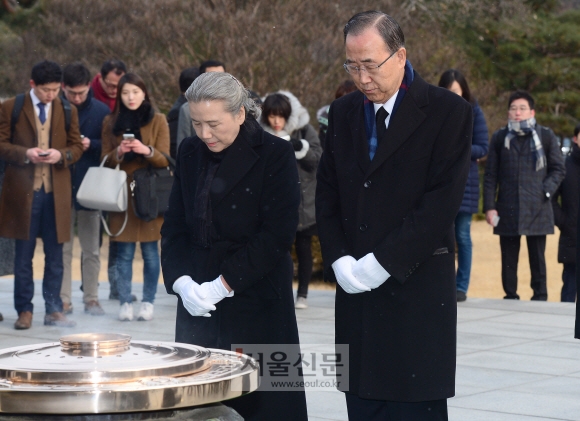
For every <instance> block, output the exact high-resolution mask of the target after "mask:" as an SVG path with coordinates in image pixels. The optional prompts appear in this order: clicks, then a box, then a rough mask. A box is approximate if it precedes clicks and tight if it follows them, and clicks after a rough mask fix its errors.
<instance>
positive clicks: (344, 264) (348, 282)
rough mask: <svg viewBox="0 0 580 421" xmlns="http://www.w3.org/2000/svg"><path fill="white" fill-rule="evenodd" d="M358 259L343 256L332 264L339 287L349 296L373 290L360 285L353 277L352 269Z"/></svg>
mask: <svg viewBox="0 0 580 421" xmlns="http://www.w3.org/2000/svg"><path fill="white" fill-rule="evenodd" d="M355 263H356V259H355V258H354V257H352V256H342V257H341V258H340V259H337V260H336V261H335V262H334V263H333V264H332V269H333V270H334V275H335V276H336V281H337V282H338V285H340V286H341V287H342V289H343V290H344V291H345V292H346V293H348V294H358V293H361V292H365V291H370V290H371V289H370V288H369V287H368V286H366V285H364V284H362V283H360V282H359V281H358V280H357V279H356V278H355V277H354V275H353V272H352V268H353V265H354V264H355Z"/></svg>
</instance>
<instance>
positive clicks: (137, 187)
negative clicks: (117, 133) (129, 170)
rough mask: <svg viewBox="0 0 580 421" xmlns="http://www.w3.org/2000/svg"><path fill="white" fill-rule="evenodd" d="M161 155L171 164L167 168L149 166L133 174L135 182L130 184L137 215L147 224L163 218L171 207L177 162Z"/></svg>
mask: <svg viewBox="0 0 580 421" xmlns="http://www.w3.org/2000/svg"><path fill="white" fill-rule="evenodd" d="M161 153H162V154H163V156H164V157H165V158H167V161H168V162H169V165H168V166H167V167H164V168H154V167H153V166H151V165H148V166H147V168H141V169H138V170H136V171H135V172H134V173H133V180H132V181H131V184H129V186H130V187H131V196H132V197H133V210H134V211H135V215H137V218H139V219H142V220H144V221H146V222H148V221H152V220H154V219H155V218H157V217H158V216H163V214H164V213H165V211H166V210H167V206H169V195H170V193H171V187H172V186H173V173H174V171H175V160H174V159H173V158H171V157H170V156H168V155H166V154H164V153H163V152H161Z"/></svg>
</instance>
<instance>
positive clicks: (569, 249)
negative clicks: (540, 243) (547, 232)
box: [552, 144, 580, 264]
mask: <svg viewBox="0 0 580 421" xmlns="http://www.w3.org/2000/svg"><path fill="white" fill-rule="evenodd" d="M560 198H561V200H559V199H560ZM579 199H580V148H578V145H576V144H573V145H572V153H571V154H570V155H568V156H567V157H566V177H564V180H563V181H562V184H560V187H558V190H556V193H555V194H554V197H553V198H552V209H553V211H554V223H555V224H556V226H557V227H558V228H559V229H560V240H559V241H558V262H560V263H571V264H576V237H577V228H578V206H579Z"/></svg>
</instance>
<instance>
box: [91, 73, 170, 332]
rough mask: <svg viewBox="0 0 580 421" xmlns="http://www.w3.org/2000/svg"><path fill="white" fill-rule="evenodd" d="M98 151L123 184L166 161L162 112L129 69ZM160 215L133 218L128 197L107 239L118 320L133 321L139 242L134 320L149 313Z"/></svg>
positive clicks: (112, 219)
mask: <svg viewBox="0 0 580 421" xmlns="http://www.w3.org/2000/svg"><path fill="white" fill-rule="evenodd" d="M102 142H103V144H102V147H103V149H102V156H103V157H105V156H106V157H107V160H106V162H105V165H106V166H109V167H116V166H117V164H121V169H122V170H123V171H125V172H127V183H129V184H130V183H131V181H132V174H133V172H135V170H137V169H140V168H145V167H147V166H148V165H152V166H153V167H165V166H167V165H168V164H169V163H168V161H167V158H165V156H164V155H163V154H166V155H168V154H169V127H168V126H167V120H166V119H165V116H164V115H163V114H160V113H156V112H155V110H154V109H153V107H152V105H151V102H150V101H149V95H148V94H147V88H146V87H145V83H144V82H143V79H141V78H140V77H139V76H137V75H136V74H134V73H127V74H126V75H124V76H123V77H122V78H121V79H120V81H119V90H118V93H117V104H116V106H115V111H114V112H113V114H111V115H109V116H107V117H106V118H105V120H104V122H103V134H102ZM124 221H125V212H112V213H110V214H109V222H110V228H111V232H112V233H118V232H119V231H121V228H122V227H123V224H124ZM162 223H163V218H162V217H158V218H157V219H154V220H152V221H149V222H146V221H144V220H141V219H139V218H138V217H137V216H136V215H135V212H134V210H133V203H132V201H131V200H129V206H128V209H127V225H126V226H125V228H124V229H123V230H122V232H121V233H120V234H118V235H115V236H114V238H111V241H114V242H115V243H116V245H117V264H116V268H115V272H116V273H115V278H116V279H117V288H118V290H119V301H120V303H121V308H120V311H119V319H120V320H123V321H129V320H133V304H132V300H131V278H132V276H133V273H132V265H133V257H134V255H135V246H136V243H137V242H139V243H141V253H142V255H143V261H144V267H143V281H144V285H143V300H142V304H141V308H140V310H139V314H138V316H137V318H138V320H151V319H152V318H153V301H154V300H155V293H156V292H157V282H158V280H159V272H160V262H159V251H158V244H157V242H158V241H159V240H160V239H161V234H160V231H161V225H162Z"/></svg>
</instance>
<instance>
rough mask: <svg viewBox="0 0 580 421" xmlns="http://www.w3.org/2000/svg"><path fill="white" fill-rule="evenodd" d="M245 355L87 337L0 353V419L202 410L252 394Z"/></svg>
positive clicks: (254, 373) (255, 378)
mask: <svg viewBox="0 0 580 421" xmlns="http://www.w3.org/2000/svg"><path fill="white" fill-rule="evenodd" d="M258 386H259V367H258V364H257V363H256V361H255V360H254V359H252V358H250V357H249V356H247V355H244V354H238V353H235V352H230V351H224V350H218V349H206V348H202V347H199V346H195V345H188V344H182V343H172V342H154V341H131V337H130V336H128V335H122V334H103V333H86V334H75V335H69V336H64V337H62V338H60V342H52V343H44V344H38V345H28V346H20V347H15V348H6V349H3V350H0V413H8V414H59V415H64V414H110V413H119V412H141V411H159V410H167V409H174V408H186V407H192V406H198V405H205V404H209V403H214V402H220V401H223V400H227V399H231V398H235V397H238V396H241V395H244V394H246V393H249V392H252V391H254V390H256V389H257V388H258Z"/></svg>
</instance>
